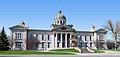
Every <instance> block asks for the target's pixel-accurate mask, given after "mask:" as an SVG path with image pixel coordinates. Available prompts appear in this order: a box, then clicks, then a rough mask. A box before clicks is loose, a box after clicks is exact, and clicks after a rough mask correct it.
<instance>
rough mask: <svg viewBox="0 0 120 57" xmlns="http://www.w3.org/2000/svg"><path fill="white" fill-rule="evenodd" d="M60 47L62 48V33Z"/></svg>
mask: <svg viewBox="0 0 120 57" xmlns="http://www.w3.org/2000/svg"><path fill="white" fill-rule="evenodd" d="M60 48H62V33H61V38H60Z"/></svg>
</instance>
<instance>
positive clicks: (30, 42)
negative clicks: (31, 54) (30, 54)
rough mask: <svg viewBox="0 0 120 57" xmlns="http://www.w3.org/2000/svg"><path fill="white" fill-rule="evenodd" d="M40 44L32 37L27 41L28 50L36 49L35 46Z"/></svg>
mask: <svg viewBox="0 0 120 57" xmlns="http://www.w3.org/2000/svg"><path fill="white" fill-rule="evenodd" d="M38 44H40V41H39V40H38V39H36V37H34V36H33V35H32V36H31V37H30V38H28V39H27V47H28V50H33V49H35V48H36V45H38Z"/></svg>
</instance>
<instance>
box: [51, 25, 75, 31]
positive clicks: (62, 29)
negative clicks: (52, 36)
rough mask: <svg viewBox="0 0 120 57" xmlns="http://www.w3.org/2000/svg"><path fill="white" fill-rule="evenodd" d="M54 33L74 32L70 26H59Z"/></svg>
mask: <svg viewBox="0 0 120 57" xmlns="http://www.w3.org/2000/svg"><path fill="white" fill-rule="evenodd" d="M53 30H54V31H57V30H61V31H72V30H74V29H73V28H71V27H68V26H57V27H56V28H54V29H53Z"/></svg>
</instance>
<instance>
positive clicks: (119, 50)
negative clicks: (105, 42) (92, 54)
mask: <svg viewBox="0 0 120 57" xmlns="http://www.w3.org/2000/svg"><path fill="white" fill-rule="evenodd" d="M108 50H110V51H117V52H120V49H116V50H115V49H108Z"/></svg>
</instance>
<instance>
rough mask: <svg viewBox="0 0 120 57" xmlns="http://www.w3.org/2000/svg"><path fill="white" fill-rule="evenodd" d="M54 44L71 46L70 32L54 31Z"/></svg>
mask: <svg viewBox="0 0 120 57" xmlns="http://www.w3.org/2000/svg"><path fill="white" fill-rule="evenodd" d="M54 39H55V41H54V46H55V48H69V47H70V44H71V43H70V39H71V34H70V33H63V32H61V33H54Z"/></svg>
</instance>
